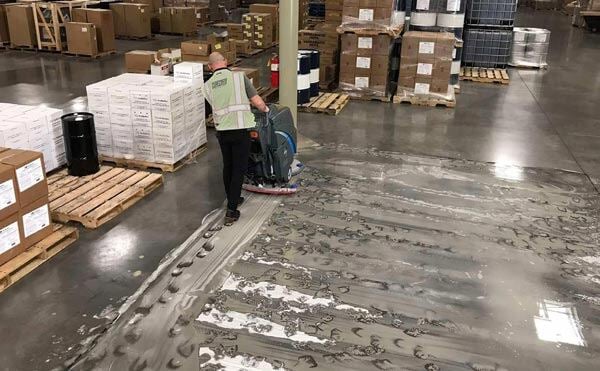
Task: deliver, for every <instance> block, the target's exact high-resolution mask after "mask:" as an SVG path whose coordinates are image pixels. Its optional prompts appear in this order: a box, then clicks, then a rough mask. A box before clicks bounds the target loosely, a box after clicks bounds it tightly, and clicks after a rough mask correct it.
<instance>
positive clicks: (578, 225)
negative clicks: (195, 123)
mask: <svg viewBox="0 0 600 371" xmlns="http://www.w3.org/2000/svg"><path fill="white" fill-rule="evenodd" d="M302 157H303V159H304V161H305V163H306V164H307V165H308V168H307V170H306V171H305V172H304V173H303V174H302V176H301V177H302V188H301V192H299V193H298V194H296V195H295V196H293V197H290V198H285V199H282V204H280V205H279V206H278V207H276V208H275V211H274V212H273V215H272V216H271V217H270V219H269V220H268V222H267V223H266V224H265V225H264V226H263V228H262V229H261V230H260V231H259V233H258V235H257V236H256V237H255V238H254V239H253V241H252V242H251V243H250V244H248V245H247V246H246V247H244V248H243V249H242V251H240V253H241V255H240V256H239V259H237V261H235V263H233V264H232V265H230V267H229V268H227V272H226V273H224V274H221V275H220V276H218V280H219V283H218V285H217V286H216V288H215V289H213V290H210V291H209V290H208V289H207V290H206V291H205V292H204V291H202V290H193V289H192V288H191V287H188V288H185V287H178V290H177V292H178V294H177V295H180V294H181V295H182V296H181V298H178V299H176V300H180V301H181V303H182V305H180V306H179V310H178V311H177V312H176V313H172V314H170V315H171V316H172V317H176V318H177V317H178V319H177V321H176V325H177V326H176V327H173V328H171V330H170V332H169V336H165V337H164V339H154V343H153V345H148V343H147V344H146V345H145V348H144V349H138V350H137V351H134V350H132V348H136V347H137V345H136V341H137V340H135V337H133V338H131V337H130V340H132V339H133V340H135V341H129V340H128V343H129V344H128V345H127V346H128V347H129V351H128V353H127V354H128V361H127V362H129V363H127V362H123V361H119V362H120V363H119V362H117V361H116V360H117V358H118V357H119V356H118V355H117V353H118V352H117V353H115V349H106V348H105V350H103V351H102V352H100V353H101V354H103V355H102V357H96V358H95V359H92V360H91V363H89V361H90V359H89V357H88V363H87V365H96V366H98V365H105V366H106V365H109V364H110V365H112V364H115V362H117V363H116V364H120V365H122V366H125V365H127V366H129V367H130V369H136V370H137V369H138V368H135V367H134V368H131V367H133V366H135V365H138V366H139V365H145V366H146V367H152V368H153V369H162V368H164V367H169V368H182V369H198V368H200V369H207V370H212V369H225V370H241V369H243V370H280V369H285V370H303V369H308V368H318V369H319V370H340V369H348V370H370V369H374V370H377V369H380V370H392V369H408V370H429V371H432V370H477V371H492V370H594V369H598V365H599V364H600V358H599V355H600V342H599V340H600V331H599V330H600V323H599V319H600V311H599V308H600V307H599V306H598V304H599V302H600V258H599V257H598V255H600V253H599V252H598V250H597V249H598V245H599V244H598V242H599V236H600V233H599V230H598V221H599V218H598V210H599V208H598V206H599V202H598V201H599V198H598V195H597V194H596V193H595V191H594V189H593V187H592V186H591V184H590V183H589V181H588V180H587V179H586V178H585V176H583V175H581V174H577V173H570V172H562V171H553V170H538V169H522V168H510V169H508V168H504V169H499V168H497V167H495V166H493V165H490V164H483V163H474V162H468V161H456V160H443V159H434V158H425V157H414V156H404V155H398V154H393V153H385V152H378V151H367V150H356V149H350V148H343V147H338V148H333V147H331V148H328V147H325V148H318V149H311V150H308V151H306V152H304V153H303V156H302ZM232 231H233V229H227V228H226V229H223V230H222V231H219V232H217V234H216V235H217V236H219V235H222V234H223V233H231V232H232ZM215 251H216V249H215ZM210 253H212V252H209V254H210ZM209 256H210V255H209ZM192 268H193V266H192ZM192 268H189V269H192ZM184 272H185V271H184ZM184 275H185V274H184ZM203 287H207V286H206V285H204V286H203ZM209 287H210V285H209ZM212 287H214V285H213V286H212ZM192 293H193V295H192ZM174 295H175V294H174ZM192 297H193V299H191V298H192ZM152 306H154V308H152ZM152 306H150V307H151V308H152V309H151V310H152V311H160V310H161V304H160V303H157V304H153V305H152ZM135 313H136V315H138V316H144V315H146V312H144V311H141V310H137V311H136V312H135ZM122 320H123V321H126V320H127V318H124V319H122ZM137 321H138V320H136V322H137ZM146 326H152V325H151V324H146ZM154 326H156V324H155V325H154ZM173 329H175V330H173ZM138 330H139V331H142V330H141V329H138ZM131 331H133V330H131V329H130V330H129V333H131ZM122 333H124V334H127V333H128V331H127V329H126V328H124V329H123V332H122ZM109 334H110V333H109ZM178 336H179V340H177V339H178ZM118 338H119V335H118V334H117V335H114V339H115V340H114V341H111V342H105V344H104V346H105V347H109V348H110V347H118V344H119V341H118ZM138 338H139V337H138ZM126 339H127V338H126ZM168 342H173V347H171V346H164V344H163V343H168ZM170 348H175V349H178V350H182V349H183V351H178V353H175V352H172V353H173V354H174V356H172V355H171V354H170V353H169V351H168V350H167V349H170ZM150 350H151V352H150ZM148 352H150V354H148ZM98 353H99V352H98V351H96V354H98ZM158 353H161V354H160V356H157V355H156V354H158ZM106 354H109V356H107V355H106ZM196 357H199V358H196ZM100 369H103V368H102V367H100ZM122 369H125V368H122ZM139 369H142V368H139Z"/></svg>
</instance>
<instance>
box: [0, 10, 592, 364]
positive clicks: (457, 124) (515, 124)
mask: <svg viewBox="0 0 600 371" xmlns="http://www.w3.org/2000/svg"><path fill="white" fill-rule="evenodd" d="M518 24H519V25H527V26H541V27H545V28H549V29H550V30H551V31H552V45H551V55H550V60H549V63H550V68H549V69H548V70H547V71H535V70H518V71H517V70H512V71H511V78H512V82H511V84H510V85H509V86H495V85H485V84H475V83H464V84H463V85H462V93H461V95H460V96H459V97H458V99H459V101H458V105H457V108H456V109H455V110H448V109H426V108H421V107H410V106H393V105H386V104H381V103H374V102H373V103H371V102H367V103H365V102H351V103H350V104H349V105H348V107H347V108H346V109H345V110H344V111H343V112H342V113H341V114H340V115H339V116H337V117H331V116H321V115H313V114H301V115H300V116H299V121H300V122H299V125H300V131H301V133H302V134H304V135H305V136H307V137H308V138H310V139H313V140H315V141H317V142H319V143H330V142H332V143H338V144H347V145H351V146H356V147H376V148H378V149H381V150H392V151H397V152H404V153H414V154H424V155H433V156H440V157H450V158H463V159H472V160H478V161H489V162H499V163H502V164H514V165H521V166H531V167H546V168H558V169H565V170H570V171H576V172H582V173H585V174H587V175H589V176H590V177H591V178H592V179H593V180H594V182H595V183H596V184H598V183H600V166H599V164H600V150H599V148H600V126H599V125H600V119H599V118H598V117H599V116H598V114H599V111H598V108H597V102H599V101H600V90H599V89H598V81H600V69H598V68H597V61H598V60H600V42H599V41H600V35H598V34H590V33H588V32H585V31H583V30H580V29H576V28H572V27H571V26H570V22H569V19H568V18H567V17H566V16H563V15H560V14H558V13H553V12H537V13H536V14H531V13H525V14H521V15H520V17H519V22H518ZM179 41H180V39H178V38H174V37H159V38H157V39H156V40H152V41H148V42H119V50H120V51H121V52H122V51H124V50H131V49H146V48H147V49H156V48H158V47H168V46H176V45H177V44H178V43H179ZM266 57H267V56H266V55H263V57H262V59H259V60H255V61H247V62H246V64H247V65H255V66H259V65H263V66H264V65H265V64H264V62H265V58H266ZM123 71H124V66H123V56H122V53H119V54H117V55H115V56H111V57H108V58H105V59H101V60H98V61H96V60H86V59H78V58H67V57H63V56H58V55H53V54H36V53H25V52H13V51H9V52H3V53H0V101H3V102H14V103H22V104H39V103H46V104H48V105H50V106H59V105H63V104H65V103H67V102H68V101H70V100H72V99H73V98H76V97H79V96H82V95H84V94H85V85H86V84H88V83H91V82H95V81H98V80H101V79H104V78H107V77H110V76H113V75H116V74H119V73H121V72H123ZM267 79H268V77H267V76H266V75H263V80H267ZM209 137H210V142H209V151H208V152H207V153H205V154H204V155H202V156H200V157H199V158H198V160H197V163H195V164H193V165H190V166H187V167H186V168H184V169H182V170H180V171H179V172H177V173H175V174H167V175H166V182H165V187H164V188H163V189H162V190H159V191H157V192H155V193H154V194H152V195H151V196H150V197H148V198H146V199H144V200H142V201H141V202H140V203H139V204H137V205H136V206H135V207H134V208H132V209H130V210H128V211H127V212H126V213H124V214H123V215H122V216H120V217H119V218H117V219H115V220H114V221H112V222H111V223H108V224H107V225H105V226H103V227H102V228H100V229H99V230H97V231H85V230H84V231H82V233H81V239H80V241H78V242H77V243H76V244H74V245H73V246H72V247H70V248H69V249H67V250H65V251H64V252H63V253H61V254H60V255H58V256H57V257H55V258H53V260H52V261H51V262H50V263H48V264H45V265H43V266H41V267H40V268H39V269H37V270H36V271H34V272H33V273H31V274H30V275H29V276H28V277H27V278H26V279H23V280H21V281H20V282H18V283H17V284H15V285H13V286H12V287H11V288H9V289H8V290H6V291H5V292H4V293H2V294H1V295H0V328H1V333H2V335H3V336H2V337H1V338H0V349H1V351H0V365H1V366H0V369H2V370H23V369H27V370H38V369H40V370H42V369H51V368H53V367H56V366H60V365H61V364H63V362H64V361H65V360H66V359H68V358H69V357H72V356H73V355H74V354H75V352H76V351H77V349H78V345H77V344H78V343H79V342H81V341H83V340H84V339H86V338H87V337H88V336H89V335H92V334H94V333H95V332H97V331H98V330H95V328H96V327H97V326H100V325H102V324H103V323H105V322H106V321H107V320H110V318H111V316H113V315H114V308H116V307H118V306H119V304H120V302H121V301H122V300H123V299H122V298H124V297H127V296H129V295H131V294H132V293H133V292H134V291H135V290H136V288H137V287H138V286H139V285H140V283H141V282H143V280H144V279H145V278H146V277H148V275H149V274H150V273H151V272H152V271H153V270H154V269H155V268H156V266H157V265H158V263H159V261H160V260H161V258H162V257H163V256H164V255H165V254H166V253H167V252H168V251H170V250H171V249H173V248H174V247H175V246H178V245H179V244H180V243H182V242H183V241H184V240H185V239H186V238H187V237H188V236H189V235H190V234H191V233H192V232H193V231H194V230H195V229H196V228H197V227H198V225H199V224H200V220H201V219H202V217H203V216H204V215H206V214H207V213H208V212H209V211H210V210H212V209H214V208H216V207H218V206H219V205H220V204H221V203H222V200H223V191H222V190H221V185H220V175H219V168H218V164H219V161H220V155H219V154H218V149H217V147H216V146H215V141H214V138H213V137H212V136H211V135H209ZM137 271H140V272H141V274H140V275H139V276H138V275H136V274H135V273H136V272H137Z"/></svg>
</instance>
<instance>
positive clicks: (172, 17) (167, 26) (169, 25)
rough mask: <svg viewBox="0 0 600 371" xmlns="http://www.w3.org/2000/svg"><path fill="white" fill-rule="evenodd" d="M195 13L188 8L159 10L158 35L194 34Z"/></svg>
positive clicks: (195, 26)
mask: <svg viewBox="0 0 600 371" xmlns="http://www.w3.org/2000/svg"><path fill="white" fill-rule="evenodd" d="M196 23H197V22H196V11H195V10H194V8H189V7H170V8H160V9H159V24H160V33H162V34H174V35H183V36H191V35H193V34H195V33H196V30H197V24H196Z"/></svg>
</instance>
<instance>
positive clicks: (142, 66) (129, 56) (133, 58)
mask: <svg viewBox="0 0 600 371" xmlns="http://www.w3.org/2000/svg"><path fill="white" fill-rule="evenodd" d="M157 59H158V55H157V53H156V52H155V51H153V50H132V51H130V52H127V53H125V68H126V70H127V72H130V73H148V71H150V66H152V63H154V62H155V61H156V60H157Z"/></svg>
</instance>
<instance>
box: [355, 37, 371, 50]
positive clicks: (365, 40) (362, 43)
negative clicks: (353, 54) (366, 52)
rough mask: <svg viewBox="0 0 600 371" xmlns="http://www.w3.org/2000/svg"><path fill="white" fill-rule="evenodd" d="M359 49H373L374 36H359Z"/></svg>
mask: <svg viewBox="0 0 600 371" xmlns="http://www.w3.org/2000/svg"><path fill="white" fill-rule="evenodd" d="M358 47H359V49H373V38H372V37H359V38H358Z"/></svg>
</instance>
